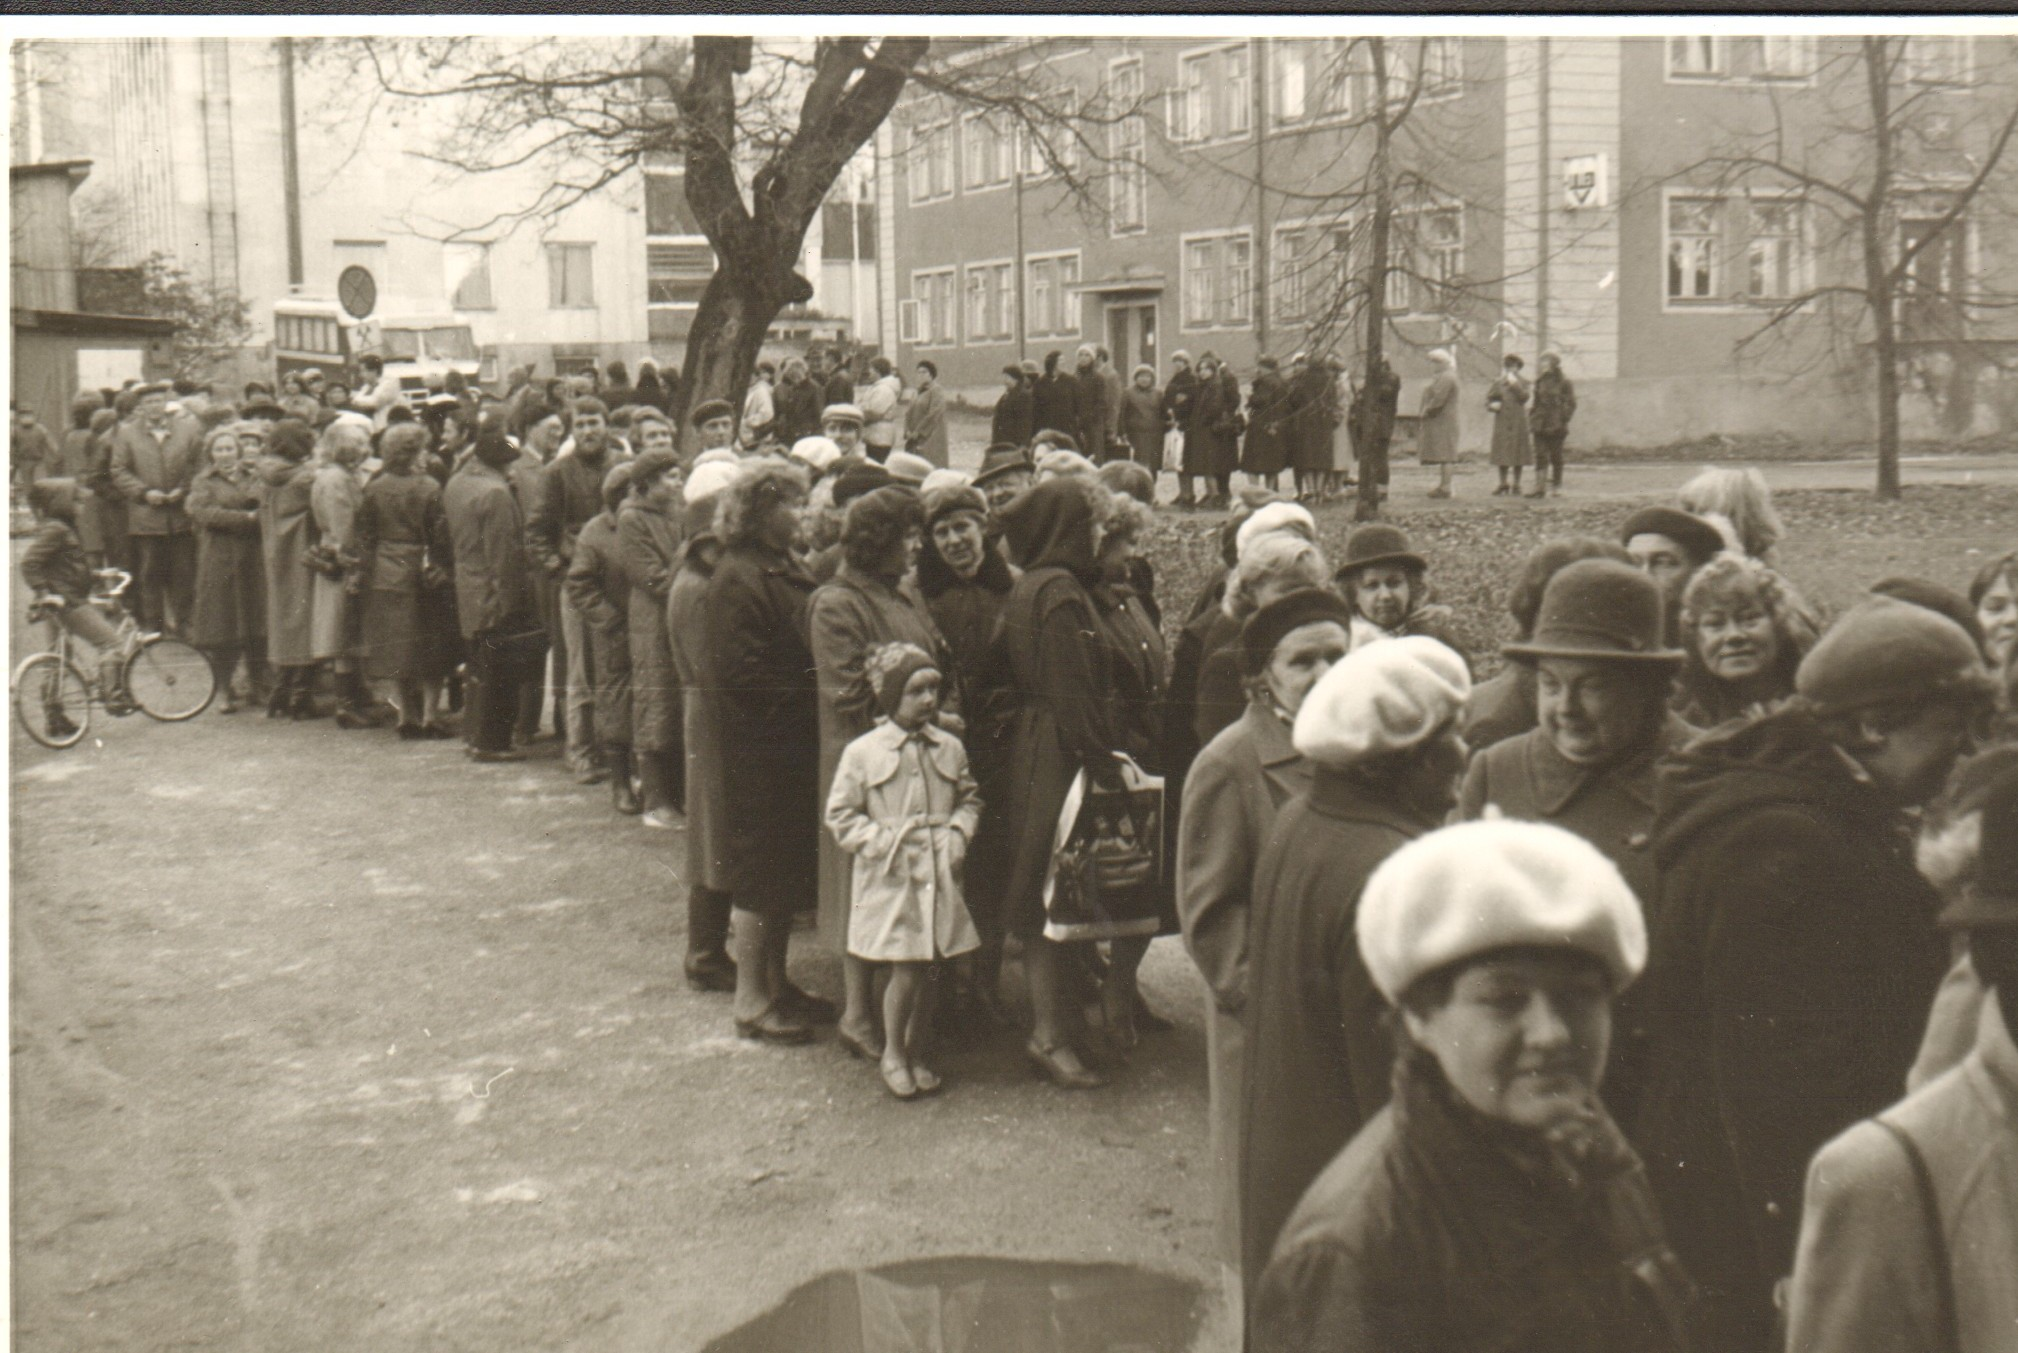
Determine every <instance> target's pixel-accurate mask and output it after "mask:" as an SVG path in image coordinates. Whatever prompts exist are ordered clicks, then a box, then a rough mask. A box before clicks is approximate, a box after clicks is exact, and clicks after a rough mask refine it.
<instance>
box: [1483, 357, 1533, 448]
mask: <svg viewBox="0 0 2018 1353" xmlns="http://www.w3.org/2000/svg"><path fill="white" fill-rule="evenodd" d="M1530 393H1531V392H1530V390H1529V388H1528V383H1527V382H1526V381H1524V380H1522V379H1521V378H1520V377H1519V376H1514V375H1503V376H1501V377H1500V378H1499V379H1498V380H1496V381H1494V382H1493V383H1492V386H1491V388H1490V389H1488V390H1487V391H1486V399H1487V407H1488V408H1493V405H1494V404H1495V403H1496V404H1497V406H1498V407H1497V408H1495V409H1493V416H1492V446H1491V448H1490V452H1489V455H1488V456H1487V459H1489V460H1490V461H1491V462H1492V463H1493V464H1494V465H1497V466H1500V467H1501V468H1502V469H1504V468H1505V467H1507V466H1511V465H1525V464H1527V463H1528V462H1529V461H1531V460H1533V459H1534V458H1535V440H1534V433H1533V432H1532V431H1531V430H1530V429H1529V427H1528V398H1529V396H1530Z"/></svg>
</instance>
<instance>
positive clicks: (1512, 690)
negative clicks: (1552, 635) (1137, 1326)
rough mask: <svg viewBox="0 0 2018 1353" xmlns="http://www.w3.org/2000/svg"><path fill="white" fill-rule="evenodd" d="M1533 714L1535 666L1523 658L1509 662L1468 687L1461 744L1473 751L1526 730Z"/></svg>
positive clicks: (1529, 727)
mask: <svg viewBox="0 0 2018 1353" xmlns="http://www.w3.org/2000/svg"><path fill="white" fill-rule="evenodd" d="M1536 718H1537V716H1536V713H1535V669H1534V668H1533V667H1532V666H1531V665H1529V664H1527V663H1524V662H1509V663H1507V664H1505V665H1504V666H1502V667H1501V668H1500V669H1499V671H1497V672H1494V673H1493V674H1492V675H1491V676H1489V677H1487V678H1486V679H1485V680H1484V681H1481V682H1480V683H1479V684H1478V685H1476V686H1474V687H1472V688H1471V698H1470V699H1469V700H1467V701H1465V705H1464V725H1463V727H1462V729H1461V730H1460V731H1461V732H1462V733H1463V735H1464V745H1465V746H1467V747H1469V748H1471V749H1472V752H1473V753H1474V754H1477V753H1479V752H1483V751H1484V750H1485V749H1486V748H1488V747H1490V746H1492V745H1493V744H1495V743H1499V742H1504V741H1506V739H1508V738H1511V737H1516V736H1518V735H1520V734H1522V733H1525V732H1527V731H1528V730H1529V729H1531V728H1533V727H1534V726H1535V723H1536Z"/></svg>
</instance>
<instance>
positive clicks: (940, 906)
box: [827, 720, 981, 963]
mask: <svg viewBox="0 0 2018 1353" xmlns="http://www.w3.org/2000/svg"><path fill="white" fill-rule="evenodd" d="M980 821H981V792H980V790H979V789H978V788H977V787H976V786H975V783H974V776H973V774H972V773H971V772H970V771H969V770H968V769H967V749H966V748H964V747H962V746H961V745H960V740H959V739H958V738H956V737H954V736H953V735H952V734H950V733H947V732H944V731H943V730H941V729H939V728H936V727H932V726H930V725H927V726H926V727H924V728H921V729H919V730H918V731H917V732H916V733H906V732H905V731H904V730H903V729H901V728H899V727H897V725H896V724H894V723H891V722H889V721H888V720H885V721H883V722H881V723H878V724H877V725H876V726H875V727H874V728H872V729H870V730H869V731H868V732H866V733H864V734H863V735H862V736H861V737H859V738H856V739H855V740H854V741H853V742H851V743H849V744H848V746H847V750H845V751H843V752H842V753H841V764H840V766H839V767H838V768H837V769H836V770H835V772H834V787H833V790H832V791H831V792H830V793H829V794H828V795H827V830H828V831H830V832H832V833H833V834H834V840H835V841H837V842H838V843H839V844H840V847H841V849H842V850H845V851H847V852H848V854H849V855H851V856H853V857H854V876H853V883H854V891H853V899H854V900H853V904H852V907H851V909H850V911H849V915H848V952H849V953H850V954H853V955H854V956H855V957H857V958H862V959H867V960H869V961H870V962H873V963H929V962H931V961H932V960H934V959H941V958H952V957H953V956H955V955H957V954H965V953H970V952H972V951H973V950H975V949H978V948H980V946H981V937H980V935H979V934H978V933H976V931H975V929H974V920H973V918H972V917H971V916H969V915H968V914H967V906H966V904H965V903H964V902H962V901H961V900H960V867H961V865H962V864H963V863H964V862H965V859H966V854H967V844H968V842H970V841H972V840H973V839H974V829H975V827H976V826H978V825H979V824H980ZM956 838H957V839H956Z"/></svg>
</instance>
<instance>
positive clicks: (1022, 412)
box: [988, 381, 1037, 446]
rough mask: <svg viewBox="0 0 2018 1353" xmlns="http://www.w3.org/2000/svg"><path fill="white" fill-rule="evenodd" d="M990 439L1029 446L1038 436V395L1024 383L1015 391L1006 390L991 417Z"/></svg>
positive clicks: (996, 403) (1028, 384)
mask: <svg viewBox="0 0 2018 1353" xmlns="http://www.w3.org/2000/svg"><path fill="white" fill-rule="evenodd" d="M988 435H989V437H990V439H991V440H992V441H993V442H995V443H997V444H1003V443H1006V444H1007V445H1010V446H1028V445H1030V439H1031V438H1032V437H1035V436H1036V435H1037V393H1036V391H1035V390H1033V389H1032V388H1031V386H1030V382H1028V381H1024V382H1023V383H1021V384H1020V385H1018V386H1017V387H1016V388H1015V389H1014V390H1009V389H1004V390H1003V391H1002V398H1000V399H998V400H996V401H995V412H994V413H993V414H991V415H990V416H989V431H988Z"/></svg>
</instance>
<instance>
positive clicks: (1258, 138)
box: [1247, 38, 1271, 356]
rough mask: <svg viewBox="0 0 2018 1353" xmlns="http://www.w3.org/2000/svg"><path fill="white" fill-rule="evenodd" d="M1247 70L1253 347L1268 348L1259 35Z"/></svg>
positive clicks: (1264, 113)
mask: <svg viewBox="0 0 2018 1353" xmlns="http://www.w3.org/2000/svg"><path fill="white" fill-rule="evenodd" d="M1249 47H1250V54H1249V56H1248V58H1247V65H1248V71H1249V74H1250V76H1251V77H1252V78H1250V79H1249V81H1248V83H1249V84H1251V85H1252V86H1253V87H1254V347H1255V352H1256V355H1257V356H1258V355H1260V354H1261V353H1264V352H1267V351H1268V267H1269V259H1270V256H1271V250H1270V249H1269V232H1268V84H1267V76H1266V74H1265V72H1266V71H1267V69H1268V62H1267V60H1266V58H1267V56H1268V50H1269V49H1268V48H1267V47H1265V46H1263V45H1262V41H1261V39H1260V38H1252V39H1250V40H1249Z"/></svg>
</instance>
